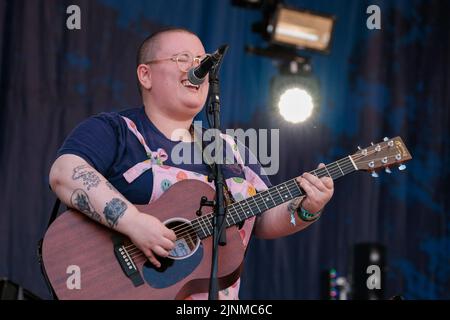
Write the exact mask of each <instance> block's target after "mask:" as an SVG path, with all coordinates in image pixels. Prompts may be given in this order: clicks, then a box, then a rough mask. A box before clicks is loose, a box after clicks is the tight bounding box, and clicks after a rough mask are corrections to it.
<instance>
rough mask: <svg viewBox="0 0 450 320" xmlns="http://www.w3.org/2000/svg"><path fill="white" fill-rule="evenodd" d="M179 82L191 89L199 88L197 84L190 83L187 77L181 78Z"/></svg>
mask: <svg viewBox="0 0 450 320" xmlns="http://www.w3.org/2000/svg"><path fill="white" fill-rule="evenodd" d="M181 84H182V85H183V87H186V88H188V89H193V90H196V91H198V89H199V88H200V86H199V85H195V84H192V83H190V82H189V80H187V79H184V80H182V81H181Z"/></svg>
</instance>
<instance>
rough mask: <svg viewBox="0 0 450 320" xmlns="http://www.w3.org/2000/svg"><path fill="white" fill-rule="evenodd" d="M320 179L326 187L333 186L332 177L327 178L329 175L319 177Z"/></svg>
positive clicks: (330, 187)
mask: <svg viewBox="0 0 450 320" xmlns="http://www.w3.org/2000/svg"><path fill="white" fill-rule="evenodd" d="M320 180H322V183H323V185H324V186H325V187H326V188H327V189H328V190H330V189H333V187H334V182H333V179H331V178H329V177H324V178H321V179H320Z"/></svg>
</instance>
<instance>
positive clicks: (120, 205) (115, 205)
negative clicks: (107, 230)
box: [103, 198, 127, 228]
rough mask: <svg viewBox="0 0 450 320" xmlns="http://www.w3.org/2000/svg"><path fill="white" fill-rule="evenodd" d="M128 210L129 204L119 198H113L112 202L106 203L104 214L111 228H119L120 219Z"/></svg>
mask: <svg viewBox="0 0 450 320" xmlns="http://www.w3.org/2000/svg"><path fill="white" fill-rule="evenodd" d="M126 210H127V204H126V203H125V202H123V201H122V200H120V199H118V198H113V199H112V200H111V201H110V202H107V203H106V207H105V209H104V210H103V214H104V215H105V218H106V221H107V222H108V224H109V225H110V226H111V228H114V227H115V226H117V223H118V222H119V219H120V217H122V216H123V214H124V213H125V211H126Z"/></svg>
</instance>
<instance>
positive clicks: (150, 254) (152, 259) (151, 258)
mask: <svg viewBox="0 0 450 320" xmlns="http://www.w3.org/2000/svg"><path fill="white" fill-rule="evenodd" d="M144 254H145V256H146V257H147V259H148V261H150V263H151V264H153V265H154V266H155V267H157V268H159V267H161V263H160V262H159V261H158V259H156V257H155V255H154V254H153V252H152V251H151V250H148V251H146V252H145V253H144Z"/></svg>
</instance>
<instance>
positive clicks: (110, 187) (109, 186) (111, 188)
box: [106, 181, 119, 193]
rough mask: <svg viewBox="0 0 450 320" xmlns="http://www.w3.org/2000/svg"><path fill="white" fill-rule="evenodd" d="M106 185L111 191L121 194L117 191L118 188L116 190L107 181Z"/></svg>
mask: <svg viewBox="0 0 450 320" xmlns="http://www.w3.org/2000/svg"><path fill="white" fill-rule="evenodd" d="M106 185H107V186H108V188H109V190H112V191H115V192H117V193H118V192H119V191H117V189H116V188H114V186H113V185H112V184H111V182H109V181H106Z"/></svg>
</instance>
